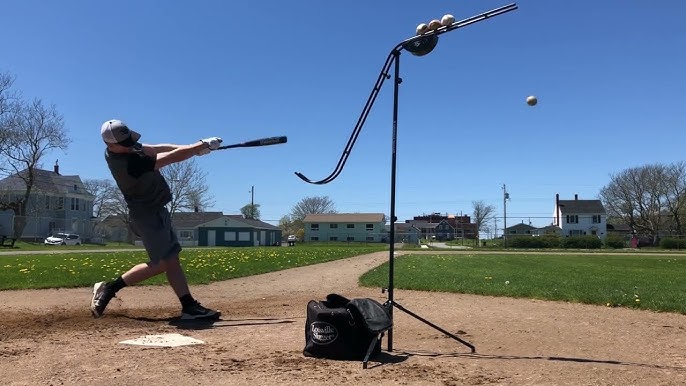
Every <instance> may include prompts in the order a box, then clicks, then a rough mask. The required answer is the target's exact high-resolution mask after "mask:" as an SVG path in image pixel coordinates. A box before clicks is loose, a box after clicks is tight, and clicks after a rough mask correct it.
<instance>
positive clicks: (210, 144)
mask: <svg viewBox="0 0 686 386" xmlns="http://www.w3.org/2000/svg"><path fill="white" fill-rule="evenodd" d="M200 142H202V143H204V144H206V145H207V148H208V149H210V150H217V149H218V148H219V146H220V145H221V143H222V139H221V138H219V137H209V138H205V139H201V140H200ZM201 155H202V154H201Z"/></svg>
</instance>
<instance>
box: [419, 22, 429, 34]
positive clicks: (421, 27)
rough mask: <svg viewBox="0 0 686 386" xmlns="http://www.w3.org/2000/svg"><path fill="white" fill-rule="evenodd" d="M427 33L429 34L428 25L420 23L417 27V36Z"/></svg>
mask: <svg viewBox="0 0 686 386" xmlns="http://www.w3.org/2000/svg"><path fill="white" fill-rule="evenodd" d="M427 32H429V26H428V25H426V24H424V23H422V24H420V25H418V26H417V35H421V34H425V33H427Z"/></svg>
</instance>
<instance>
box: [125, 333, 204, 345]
mask: <svg viewBox="0 0 686 386" xmlns="http://www.w3.org/2000/svg"><path fill="white" fill-rule="evenodd" d="M119 343H121V344H131V345H135V346H151V347H179V346H190V345H194V344H204V343H205V342H203V341H202V340H198V339H193V338H191V337H190V336H183V335H181V334H163V335H145V336H141V337H140V338H136V339H129V340H123V341H121V342H119Z"/></svg>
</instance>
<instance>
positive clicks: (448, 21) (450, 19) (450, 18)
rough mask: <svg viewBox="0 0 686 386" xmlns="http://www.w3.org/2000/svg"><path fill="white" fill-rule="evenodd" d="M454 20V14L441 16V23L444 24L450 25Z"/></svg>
mask: <svg viewBox="0 0 686 386" xmlns="http://www.w3.org/2000/svg"><path fill="white" fill-rule="evenodd" d="M454 22H455V16H453V15H451V14H446V15H443V17H442V18H441V24H442V25H444V26H447V25H451V24H453V23H454Z"/></svg>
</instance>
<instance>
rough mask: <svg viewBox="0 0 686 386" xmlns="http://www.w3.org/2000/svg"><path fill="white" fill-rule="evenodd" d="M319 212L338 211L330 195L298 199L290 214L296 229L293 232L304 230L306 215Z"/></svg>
mask: <svg viewBox="0 0 686 386" xmlns="http://www.w3.org/2000/svg"><path fill="white" fill-rule="evenodd" d="M317 213H336V208H335V206H334V203H333V201H331V199H330V198H329V196H315V197H305V198H303V199H302V200H300V201H298V203H297V204H295V206H294V207H293V208H292V209H291V213H290V214H289V219H290V221H291V222H292V227H293V229H295V230H296V232H293V233H292V234H295V233H298V232H304V231H302V230H303V228H304V225H303V220H304V219H305V216H307V215H308V214H317Z"/></svg>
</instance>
